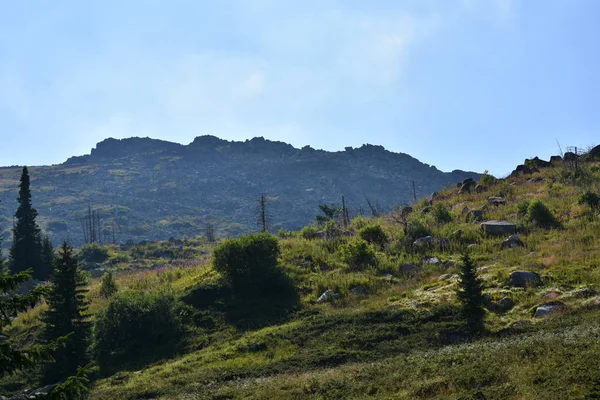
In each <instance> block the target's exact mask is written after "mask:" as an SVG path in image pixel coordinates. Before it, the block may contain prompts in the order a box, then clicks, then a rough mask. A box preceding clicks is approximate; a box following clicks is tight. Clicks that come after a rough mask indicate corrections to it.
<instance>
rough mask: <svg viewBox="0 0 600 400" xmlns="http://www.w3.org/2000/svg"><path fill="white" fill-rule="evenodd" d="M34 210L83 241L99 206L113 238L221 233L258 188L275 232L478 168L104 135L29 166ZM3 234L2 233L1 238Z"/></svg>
mask: <svg viewBox="0 0 600 400" xmlns="http://www.w3.org/2000/svg"><path fill="white" fill-rule="evenodd" d="M30 174H31V177H32V192H33V193H32V194H33V202H34V206H35V207H36V208H37V210H38V212H39V215H40V217H39V222H40V226H41V227H42V229H44V230H45V231H46V232H48V233H49V234H50V235H51V237H52V238H53V239H54V241H55V242H56V241H59V240H62V239H63V238H68V239H70V240H71V242H72V243H73V244H76V245H77V244H80V243H81V242H82V241H83V233H82V229H81V223H80V217H81V216H82V215H83V214H84V213H85V211H86V210H87V207H88V205H91V206H92V207H93V208H96V209H100V210H101V217H102V225H103V226H104V232H105V233H106V235H107V237H108V236H112V235H111V231H112V227H113V226H114V227H115V230H116V235H115V236H116V239H117V241H120V242H124V241H126V240H129V239H131V240H134V241H140V240H144V239H150V240H152V239H165V238H168V237H170V236H174V237H181V236H184V235H187V236H194V235H198V234H201V233H203V232H204V229H205V223H206V222H213V223H214V224H215V226H216V228H217V231H218V233H219V234H220V235H238V234H241V233H243V232H248V231H252V230H255V229H256V201H257V199H258V197H259V196H260V194H261V193H265V194H266V195H267V196H268V198H269V200H270V202H269V206H268V210H269V213H270V217H271V222H272V230H273V231H276V230H277V229H279V228H280V227H283V228H286V229H291V228H299V227H301V226H303V225H306V224H308V223H309V222H310V221H312V220H313V219H314V217H315V215H316V214H317V213H318V205H319V204H320V203H336V204H340V203H341V196H342V195H343V196H345V199H346V202H347V204H348V207H349V208H350V211H351V213H352V214H354V215H355V214H357V213H358V212H359V210H360V209H361V208H362V209H363V210H364V211H365V212H367V211H368V208H367V204H366V201H365V195H366V196H367V197H368V198H369V199H370V200H371V201H372V202H373V203H378V204H379V205H380V206H381V207H382V208H383V210H384V211H389V210H390V209H391V208H392V207H393V206H394V205H395V204H403V203H410V202H411V201H412V198H413V193H412V181H413V180H414V182H415V184H416V190H417V197H423V196H425V195H427V194H429V193H431V192H434V191H437V190H439V189H441V188H443V187H446V186H448V185H454V184H455V183H456V182H459V181H462V180H464V179H466V178H474V179H478V178H479V174H477V173H473V172H465V171H459V170H457V171H453V172H450V173H445V172H442V171H439V170H438V169H437V168H435V167H433V166H429V165H427V164H424V163H421V162H420V161H418V160H417V159H415V158H413V157H411V156H409V155H406V154H402V153H393V152H390V151H387V150H385V149H384V148H383V147H381V146H373V145H363V146H362V147H360V148H356V149H353V148H346V150H345V151H340V152H327V151H322V150H315V149H313V148H311V147H308V146H306V147H303V148H302V149H296V148H294V147H293V146H291V145H289V144H286V143H282V142H273V141H269V140H265V139H263V138H254V139H252V140H247V141H245V142H230V141H226V140H221V139H219V138H216V137H214V136H201V137H197V138H196V139H195V140H194V141H193V142H192V143H190V144H189V145H187V146H186V145H180V144H177V143H171V142H167V141H162V140H155V139H149V138H130V139H123V140H116V139H106V140H104V141H102V142H100V143H98V144H97V145H96V148H94V149H92V151H91V154H89V155H85V156H81V157H72V158H70V159H69V160H67V161H66V162H65V163H63V164H60V165H53V166H40V167H31V168H30ZM19 175H20V168H17V167H5V168H0V200H2V203H0V226H1V227H2V229H5V230H8V229H9V227H10V226H11V225H12V222H11V221H12V215H13V213H14V210H15V208H16V196H17V190H16V188H17V185H18V179H19ZM5 237H6V238H7V239H8V238H9V236H8V235H5Z"/></svg>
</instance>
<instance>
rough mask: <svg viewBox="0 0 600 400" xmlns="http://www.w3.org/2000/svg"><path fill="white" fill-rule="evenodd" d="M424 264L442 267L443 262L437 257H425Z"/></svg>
mask: <svg viewBox="0 0 600 400" xmlns="http://www.w3.org/2000/svg"><path fill="white" fill-rule="evenodd" d="M423 264H429V265H441V264H442V262H441V261H440V259H439V258H437V257H425V258H424V259H423Z"/></svg>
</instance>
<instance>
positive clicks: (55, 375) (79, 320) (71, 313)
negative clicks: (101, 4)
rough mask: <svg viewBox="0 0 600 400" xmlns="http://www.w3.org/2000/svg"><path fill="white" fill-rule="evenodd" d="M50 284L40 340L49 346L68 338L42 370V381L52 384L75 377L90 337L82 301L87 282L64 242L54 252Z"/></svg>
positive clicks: (84, 355) (85, 302) (82, 361)
mask: <svg viewBox="0 0 600 400" xmlns="http://www.w3.org/2000/svg"><path fill="white" fill-rule="evenodd" d="M51 284H52V285H51V288H50V291H49V293H48V295H47V296H46V301H47V302H48V307H49V308H48V311H46V312H45V313H44V314H43V316H42V320H43V322H44V323H45V326H44V330H43V332H42V338H43V340H44V341H45V342H46V343H51V342H53V341H56V340H58V339H60V338H63V337H65V336H67V335H69V337H68V340H67V341H66V343H65V345H64V346H61V347H59V348H57V349H56V351H55V352H54V355H53V356H54V360H55V361H54V362H53V363H52V364H50V365H48V366H47V368H46V371H45V378H46V380H47V381H48V382H56V381H57V380H62V379H65V378H66V377H68V376H70V375H75V374H76V373H77V367H78V366H82V365H84V364H85V362H86V358H87V357H86V350H87V346H88V340H89V335H90V323H89V322H88V320H87V315H86V310H87V305H88V302H87V301H86V299H85V294H86V293H87V288H86V285H87V279H86V277H85V274H84V272H83V271H82V270H81V269H80V268H79V263H78V261H77V258H76V257H75V256H74V254H73V248H72V247H70V246H69V245H68V244H67V242H64V243H63V244H62V246H61V247H60V249H59V251H58V256H57V257H56V259H55V262H54V272H53V274H52V278H51Z"/></svg>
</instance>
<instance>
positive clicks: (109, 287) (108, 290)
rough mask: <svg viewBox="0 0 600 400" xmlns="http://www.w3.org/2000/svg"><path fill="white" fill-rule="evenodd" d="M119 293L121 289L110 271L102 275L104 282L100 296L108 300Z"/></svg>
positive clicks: (101, 284)
mask: <svg viewBox="0 0 600 400" xmlns="http://www.w3.org/2000/svg"><path fill="white" fill-rule="evenodd" d="M118 291H119V288H118V287H117V282H116V281H115V277H114V275H113V273H112V272H110V271H108V272H107V273H105V274H104V275H102V281H101V282H100V296H102V297H104V298H108V297H111V296H112V295H113V294H115V293H117V292H118Z"/></svg>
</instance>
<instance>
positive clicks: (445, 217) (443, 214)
mask: <svg viewBox="0 0 600 400" xmlns="http://www.w3.org/2000/svg"><path fill="white" fill-rule="evenodd" d="M432 215H433V219H434V220H435V222H437V223H440V224H445V223H448V222H452V214H450V211H448V208H447V207H446V206H445V205H443V204H441V203H436V204H435V205H434V206H433V209H432Z"/></svg>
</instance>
